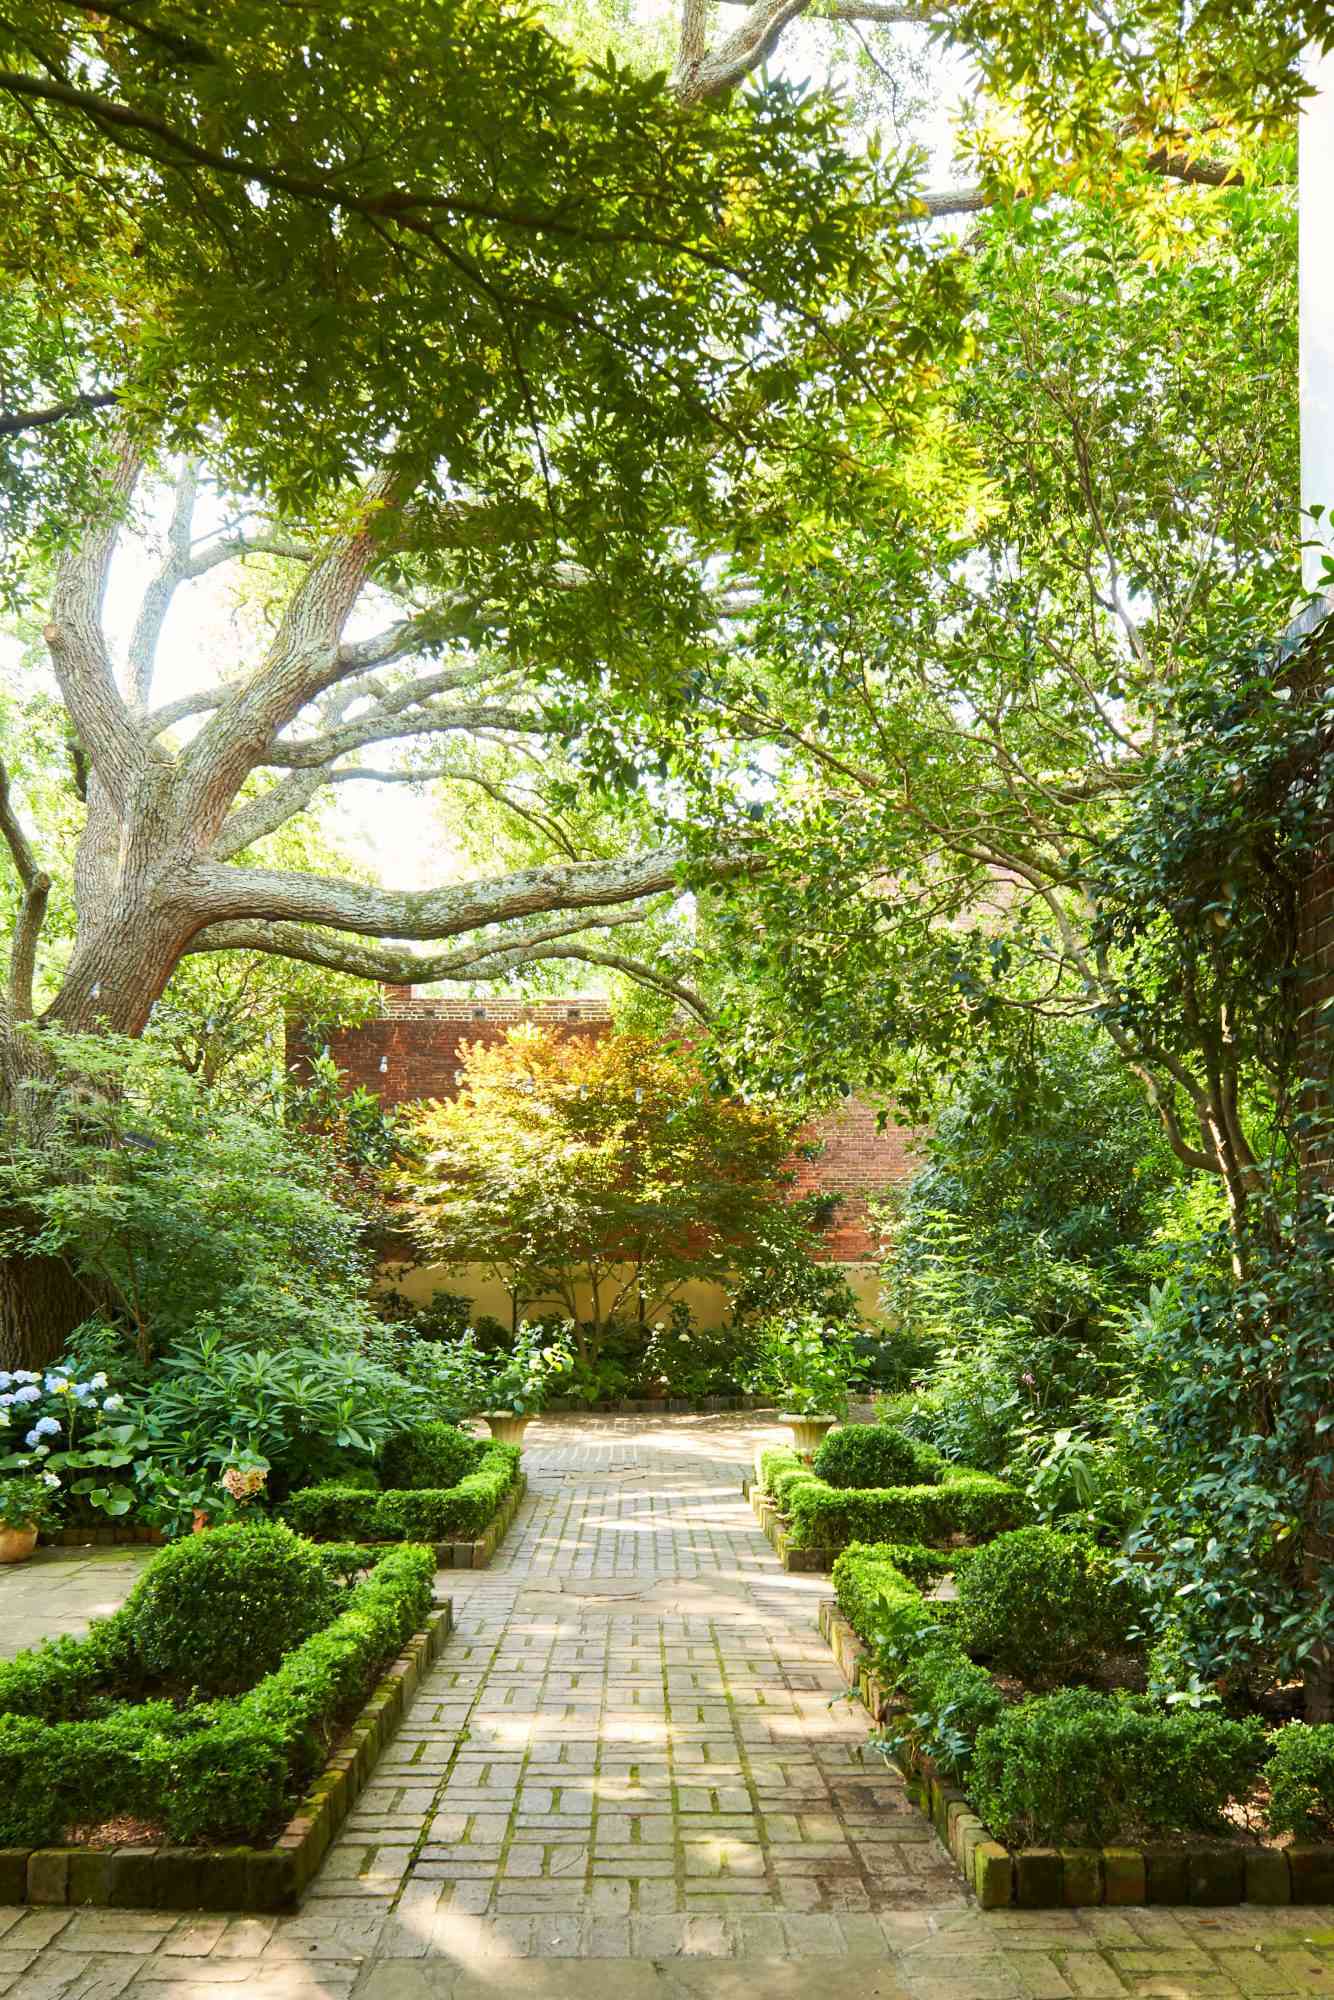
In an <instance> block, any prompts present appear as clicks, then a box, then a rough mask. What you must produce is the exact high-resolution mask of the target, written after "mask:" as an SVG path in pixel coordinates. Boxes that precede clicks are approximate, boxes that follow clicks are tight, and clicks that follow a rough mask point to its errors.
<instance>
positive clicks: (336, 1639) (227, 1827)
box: [0, 1530, 435, 1847]
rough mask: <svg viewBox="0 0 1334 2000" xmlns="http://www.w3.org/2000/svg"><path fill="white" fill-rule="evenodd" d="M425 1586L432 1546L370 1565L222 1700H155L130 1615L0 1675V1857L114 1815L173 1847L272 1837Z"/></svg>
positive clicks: (415, 1613)
mask: <svg viewBox="0 0 1334 2000" xmlns="http://www.w3.org/2000/svg"><path fill="white" fill-rule="evenodd" d="M212 1532H213V1533H217V1532H219V1531H218V1530H213V1531H212ZM164 1553H167V1554H169V1553H170V1551H165V1552H164ZM157 1560H161V1558H158V1559H157ZM151 1572H152V1565H151V1564H150V1566H149V1570H148V1571H147V1572H145V1574H146V1576H147V1575H151ZM434 1575H435V1556H434V1553H433V1552H432V1551H431V1550H430V1549H427V1548H415V1547H406V1548H397V1549H391V1550H388V1551H385V1552H376V1559H375V1567H374V1568H373V1569H372V1570H371V1572H370V1574H369V1575H368V1576H367V1577H366V1578H365V1580H364V1581H363V1582H361V1583H359V1584H357V1585H356V1586H355V1587H354V1588H353V1589H352V1590H351V1591H350V1593H349V1594H348V1596H347V1597H346V1599H345V1601H344V1608H343V1609H342V1610H341V1611H339V1613H338V1615H337V1616H335V1617H334V1618H333V1619H332V1620H331V1622H330V1623H328V1624H327V1625H325V1626H324V1627H323V1628H322V1629H321V1630H319V1631H318V1632H315V1633H313V1634H312V1636H311V1637H310V1638H308V1639H307V1640H305V1642H304V1643H303V1644H302V1645H300V1646H297V1647H296V1648H295V1649H294V1650H293V1651H292V1652H290V1653H288V1654H287V1655H286V1657H285V1658H284V1659H283V1661H282V1663H281V1665H280V1666H278V1667H277V1668H276V1670H275V1671H274V1672H272V1673H270V1674H268V1675H266V1676H265V1678H264V1679H263V1680H261V1681H259V1682H258V1683H257V1685H256V1686H254V1687H253V1688H251V1689H250V1690H249V1691H248V1692H247V1693H245V1694H242V1695H239V1696H237V1697H235V1698H234V1699H232V1700H219V1701H209V1702H200V1703H192V1704H187V1705H185V1706H177V1705H176V1704H175V1703H174V1702H172V1701H168V1700H164V1699H161V1698H157V1697H156V1695H155V1691H154V1687H153V1683H152V1681H151V1679H150V1677H149V1675H148V1672H147V1669H146V1667H145V1664H144V1662H143V1660H142V1658H141V1657H140V1654H139V1651H138V1647H137V1643H136V1631H135V1623H134V1613H133V1609H132V1605H131V1604H129V1603H127V1604H125V1605H123V1606H122V1607H121V1609H120V1610H119V1611H118V1612H116V1613H114V1615H113V1616H112V1617H110V1618H107V1619H104V1620H102V1621H100V1622H99V1623H98V1624H96V1625H94V1627H93V1629H92V1631H91V1632H90V1633H89V1635H88V1637H87V1638H86V1639H62V1640H58V1641H56V1642H55V1643H54V1644H52V1645H47V1646H43V1647H42V1648H40V1649H39V1650H38V1651H36V1652H31V1653H25V1654H20V1656H19V1657H18V1659H16V1660H11V1661H7V1662H5V1663H3V1664H2V1665H0V1846H3V1847H42V1846H50V1845H53V1844H57V1843H60V1842H61V1841H63V1840H64V1838H65V1836H66V1832H67V1830H68V1829H69V1828H71V1827H93V1826H98V1825H100V1824H102V1823H103V1822H104V1821H106V1820H109V1819H113V1818H126V1817H128V1818H132V1819H141V1820H147V1821H148V1822H149V1823H150V1824H154V1825H160V1826H162V1827H163V1828H164V1830H165V1832H166V1834H167V1837H168V1839H169V1840H173V1841H193V1840H200V1839H207V1840H211V1841H215V1842H216V1841H220V1840H225V1841H234V1840H244V1839H252V1838H254V1837H256V1836H259V1835H262V1834H264V1833H265V1832H267V1831H269V1830H270V1829H272V1828H274V1827H275V1826H277V1825H278V1824H279V1823H280V1822H281V1818H282V1815H283V1813H284V1811H285V1809H286V1808H287V1807H288V1805H289V1804H290V1802H291V1800H292V1799H293V1797H294V1796H295V1795H297V1794H298V1793H299V1791H300V1788H301V1786H302V1785H303V1784H304V1783H305V1782H306V1781H307V1780H308V1779H309V1778H310V1777H311V1776H312V1775H313V1773H314V1772H315V1771H316V1770H317V1769H318V1768H319V1765H320V1763H321V1762H322V1760H323V1757H324V1755H325V1753H326V1750H327V1746H328V1743H329V1740H330V1737H331V1734H332V1732H333V1729H334V1727H335V1725H336V1724H337V1722H338V1720H339V1718H340V1717H341V1716H342V1715H344V1714H345V1713H347V1712H348V1711H349V1710H350V1709H351V1707H352V1706H353V1705H354V1704H355V1703H356V1702H357V1701H358V1700H359V1699H361V1698H362V1697H363V1696H364V1695H365V1694H366V1692H367V1691H368V1690H369V1688H370V1687H371V1686H372V1684H373V1683H374V1680H375V1678H376V1676H377V1675H378V1674H379V1672H380V1671H381V1670H382V1668H383V1667H384V1666H385V1664H386V1663H387V1662H388V1661H389V1660H391V1659H392V1658H393V1657H394V1655H395V1654H396V1653H398V1652H399V1651H401V1649H402V1647H403V1646H404V1644H405V1643H406V1642H407V1640H408V1639H409V1638H410V1637H411V1635H412V1633H413V1632H415V1631H417V1630H418V1629H419V1628H420V1627H421V1626H422V1625H423V1624H424V1623H425V1620H426V1616H427V1613H428V1612H429V1610H430V1607H431V1590H432V1582H433V1579H434ZM136 1697H139V1698H137V1699H136Z"/></svg>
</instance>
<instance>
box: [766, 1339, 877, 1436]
mask: <svg viewBox="0 0 1334 2000" xmlns="http://www.w3.org/2000/svg"><path fill="white" fill-rule="evenodd" d="M852 1367H853V1354H852V1338H851V1335H850V1334H849V1332H848V1331H847V1329H846V1328H845V1327H842V1326H837V1325H833V1326H830V1325H826V1324H825V1322H824V1321H823V1320H822V1319H821V1318H820V1317H819V1315H818V1314H817V1313H811V1312H804V1313H798V1312H792V1313H779V1314H775V1316H774V1317H773V1318H772V1319H770V1320H768V1321H766V1323H765V1325H764V1327H763V1328H762V1329H761V1333H760V1341H759V1357H758V1368H757V1375H756V1380H757V1385H758V1386H759V1388H760V1389H761V1390H762V1391H764V1392H765V1393H767V1394H770V1395H774V1394H776V1395H777V1397H778V1399H779V1408H780V1411H781V1413H782V1419H783V1422H784V1423H785V1424H790V1425H791V1427H792V1435H793V1438H794V1439H795V1441H796V1447H797V1450H798V1451H799V1452H801V1453H802V1454H803V1456H805V1457H807V1458H809V1457H812V1456H813V1455H814V1454H815V1452H817V1451H818V1450H819V1448H820V1445H821V1444H822V1442H823V1440H824V1436H825V1433H826V1432H827V1431H829V1430H831V1429H832V1428H833V1426H834V1425H835V1424H837V1423H841V1422H842V1421H843V1419H844V1418H845V1417H846V1416H847V1414H848V1380H849V1377H850V1375H851V1373H852Z"/></svg>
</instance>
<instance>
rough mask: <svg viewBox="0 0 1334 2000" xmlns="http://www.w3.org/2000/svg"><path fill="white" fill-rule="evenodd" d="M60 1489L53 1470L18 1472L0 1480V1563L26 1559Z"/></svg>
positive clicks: (34, 1545)
mask: <svg viewBox="0 0 1334 2000" xmlns="http://www.w3.org/2000/svg"><path fill="white" fill-rule="evenodd" d="M59 1491H60V1481H59V1480H58V1479H57V1478H56V1475H55V1473H54V1472H19V1473H15V1474H14V1475H13V1476H12V1477H10V1478H8V1479H0V1563H17V1562H26V1561H27V1560H28V1557H29V1556H30V1555H31V1554H32V1552H33V1550H34V1549H35V1548H36V1546H37V1530H38V1529H39V1528H40V1527H41V1525H42V1522H43V1521H44V1520H45V1519H46V1517H47V1515H48V1514H49V1513H50V1512H51V1509H52V1507H53V1506H54V1504H55V1498H56V1495H57V1494H58V1493H59Z"/></svg>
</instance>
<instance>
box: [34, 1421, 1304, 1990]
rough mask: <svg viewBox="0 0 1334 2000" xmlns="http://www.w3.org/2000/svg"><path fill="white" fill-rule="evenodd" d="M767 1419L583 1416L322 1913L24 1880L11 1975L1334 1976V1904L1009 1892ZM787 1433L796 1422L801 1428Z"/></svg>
mask: <svg viewBox="0 0 1334 2000" xmlns="http://www.w3.org/2000/svg"><path fill="white" fill-rule="evenodd" d="M763 1430H764V1426H763V1424H762V1423H760V1422H757V1421H756V1420H754V1419H750V1418H746V1419H742V1418H736V1417H733V1418H712V1419H691V1418H665V1419H663V1420H662V1421H661V1422H660V1423H654V1422H652V1421H651V1420H647V1419H620V1420H615V1419H607V1420H591V1419H585V1420H580V1419H559V1420H555V1421H553V1422H552V1423H550V1424H547V1425H544V1426H542V1427H541V1428H540V1429H538V1430H534V1431H532V1432H530V1434H529V1437H530V1449H529V1452H528V1455H527V1462H528V1468H529V1476H530V1483H531V1490H530V1496H529V1498H528V1500H527V1502H526V1503H525V1506H524V1509H523V1511H522V1513H521V1515H520V1518H519V1520H518V1522H517V1523H516V1525H515V1528H514V1529H513V1530H512V1531H511V1535H510V1539H509V1541H508V1543H507V1544H506V1546H505V1548H504V1549H503V1551H502V1552H501V1556H500V1559H499V1560H498V1562H497V1563H496V1564H495V1565H494V1566H493V1567H492V1568H491V1569H490V1570H488V1571H483V1572H479V1573H478V1574H477V1575H476V1576H472V1575H470V1574H468V1573H467V1572H462V1573H459V1574H451V1575H450V1577H449V1578H448V1587H449V1589H450V1590H451V1591H452V1593H453V1595H454V1598H455V1609H456V1614H457V1620H458V1629H457V1631H456V1633H455V1636H454V1637H453V1639H452V1640H451V1641H450V1644H449V1646H448V1648H447V1649H446V1652H445V1653H444V1655H443V1656H442V1658H441V1660H440V1662H439V1664H438V1665H437V1667H436V1668H435V1670H434V1672H433V1673H432V1675H431V1677H430V1679H429V1680H428V1681H427V1682H426V1684H425V1686H424V1688H423V1690H422V1692H421V1694H419V1696H418V1699H417V1702H416V1705H415V1707H414V1708H413V1710H412V1713H411V1715H410V1716H409V1718H408V1721H407V1723H406V1724H405V1726H404V1728H403V1729H402V1731H401V1732H400V1734H399V1736H398V1737H397V1738H396V1740H395V1742H394V1743H393V1745H392V1746H391V1747H390V1750H389V1752H388V1754H387V1755H386V1757H385V1758H384V1759H383V1760H382V1761H381V1764H380V1766H379V1768H378V1770H377V1772H376V1775H375V1779H374V1782H373V1784H372V1785H371V1786H370V1787H369V1788H368V1790H367V1791H366V1792H365V1793H363V1795H362V1798H361V1800H360V1801H359V1803H358V1806H357V1808H356V1810H355V1812H354V1814H353V1817H352V1818H351V1820H350V1821H349V1823H348V1825H347V1827H346V1828H345V1830H344V1833H343V1835H342V1837H341V1839H340V1840H339V1842H338V1844H337V1845H336V1846H335V1848H334V1849H333V1851H332V1853H331V1854H330V1856H329V1859H328V1861H327V1863H326V1865H325V1867H324V1869H323V1871H322V1873H321V1875H320V1878H319V1880H318V1881H317V1882H316V1884H315V1885H314V1889H313V1891H312V1893H311V1895H310V1897H309V1898H308V1900H307V1902H306V1905H305V1907H304V1909H303V1910H302V1912H301V1914H300V1915H299V1916H296V1917H291V1918H283V1919H267V1918H266V1919H259V1920H256V1919H253V1918H224V1917H219V1918H213V1917H195V1918H180V1917H170V1916H167V1915H162V1916H160V1917H159V1916H155V1915H153V1914H152V1913H151V1912H145V1913H137V1912H119V1911H108V1912H86V1913H83V1914H74V1915H70V1914H67V1913H65V1912H63V1911H61V1912H50V1913H47V1912H43V1911H40V1910H30V1911H26V1912H24V1911H19V1910H13V1911H3V1912H0V1994H3V1993H11V1994H13V1995H15V1996H16V2000H56V1996H61V2000H115V1996H116V1995H118V1994H121V1993H124V1994H126V1995H127V2000H242V1996H245V2000H249V1997H250V1996H254V2000H289V1996H291V2000H297V1997H298V1996H299V2000H323V1996H327V2000H335V1996H337V2000H341V1996H345V1995H349V1996H355V2000H446V1996H448V2000H496V1996H498V1995H500V1994H502V1993H508V1992H510V1991H513V1992H516V1993H523V1994H528V1993H532V1994H535V1995H537V1996H540V2000H649V1996H650V1995H652V1996H654V2000H686V1996H687V1995H698V1996H701V2000H702V1996H705V1995H708V1996H710V2000H742V1996H746V2000H750V1996H755V2000H761V1996H764V2000H767V1997H768V1996H770V1995H773V1996H778V2000H798V1996H801V2000H808V1996H812V1995H823V1994H824V1993H825V1992H826V1991H827V1992H828V1994H829V1996H830V2000H872V1996H874V2000H1012V1996H1013V2000H1024V1996H1027V2000H1057V1997H1058V1996H1060V1997H1061V2000H1065V1996H1070V1995H1074V1996H1088V2000H1098V1996H1102V1995H1117V1994H1135V1995H1144V1996H1159V2000H1206V1996H1213V1995H1243V1996H1251V1995H1256V1996H1259V1995H1271V1996H1292V2000H1298V1996H1305V1995H1311V1994H1320V1993H1323V1994H1328V1995H1330V1996H1331V2000H1334V1912H1330V1911H1312V1910H1307V1911H1299V1912H1278V1913H1273V1912H1262V1911H1250V1910H1241V1911H1237V1912H1231V1911H1219V1912H1216V1913H1213V1912H1199V1913H1194V1912H1182V1913H1180V1914H1177V1913H1174V1912H1170V1911H1144V1912H1135V1911H1131V1912H1126V1913H1124V1914H1120V1913H1115V1914H1114V1913H1111V1912H1108V1913H1105V1914H1104V1913H1102V1912H1096V1911H1094V1912H1090V1913H1089V1914H1087V1915H1082V1914H1079V1913H1070V1914H1061V1913H1057V1914H1054V1915H1050V1916H1048V1915H1040V1914H1035V1915H1032V1916H1029V1915H1024V1914H1018V1913H1013V1914H1008V1915H1000V1916H994V1915H993V1916H983V1915H981V1913H979V1912H978V1911H977V1910H976V1909H975V1908H974V1907H972V1906H971V1904H970V1903H969V1901H968V1899H967V1898H966V1897H965V1896H964V1894H963V1892H962V1890H961V1888H960V1885H959V1882H958V1878H957V1876H956V1875H955V1874H954V1871H953V1869H952V1867H951V1866H950V1864H949V1863H948V1861H947V1860H946V1858H945V1856H944V1854H943V1852H942V1851H941V1850H940V1848H939V1847H938V1846H937V1844H936V1842H935V1840H934V1837H933V1836H932V1835H930V1834H929V1832H928V1830H927V1828H926V1826H925V1824H924V1823H923V1822H922V1821H921V1820H920V1819H918V1817H917V1816H916V1815H915V1814H914V1813H913V1811H912V1810H911V1808H909V1807H908V1805H907V1802H906V1800H905V1798H904V1794H903V1788H902V1784H901V1782H900V1781H899V1779H898V1778H897V1775H896V1774H894V1773H892V1772H889V1771H887V1770H886V1769H885V1767H884V1765H883V1764H882V1763H881V1762H880V1761H879V1760H878V1759H875V1758H873V1757H871V1756H870V1755H869V1754H867V1753H865V1752H864V1750H863V1743H864V1738H865V1718H864V1717H863V1715H862V1713H861V1711H860V1710H859V1709H856V1708H854V1707H852V1706H850V1705H849V1704H848V1703H847V1702H845V1701H843V1700H841V1699H839V1696H840V1693H841V1683H840V1682H839V1680H838V1677H837V1675H836V1673H835V1672H834V1670H833V1666H832V1662H831V1660H830V1658H829V1654H828V1651H827V1649H826V1648H825V1647H824V1646H823V1644H822V1642H821V1641H820V1639H819V1636H818V1634H817V1633H816V1631H815V1628H814V1617H815V1606H816V1603H817V1602H818V1599H819V1596H820V1595H821V1594H822V1592H823V1591H824V1590H825V1589H826V1588H827V1584H826V1582H825V1580H824V1579H821V1578H818V1577H799V1576H787V1575H785V1574H784V1573H783V1571H782V1570H780V1569H779V1568H778V1566H777V1564H776V1562H775V1561H774V1559H773V1557H772V1555H771V1553H770V1551H769V1548H768V1545H767V1544H766V1543H765V1541H764V1540H763V1538H762V1537H761V1536H760V1534H759V1533H758V1531H757V1529H756V1528H755V1526H754V1524H753V1521H752V1518H751V1516H750V1513H749V1510H748V1509H747V1508H746V1507H745V1506H744V1504H743V1503H742V1501H741V1498H740V1492H739V1486H740V1472H741V1468H742V1466H743V1465H744V1463H745V1461H746V1460H747V1459H748V1457H749V1456H750V1453H751V1452H752V1451H753V1448H754V1444H755V1442H756V1440H757V1438H758V1437H759V1436H760V1435H762V1434H763ZM774 1434H775V1435H778V1433H776V1432H775V1433H774Z"/></svg>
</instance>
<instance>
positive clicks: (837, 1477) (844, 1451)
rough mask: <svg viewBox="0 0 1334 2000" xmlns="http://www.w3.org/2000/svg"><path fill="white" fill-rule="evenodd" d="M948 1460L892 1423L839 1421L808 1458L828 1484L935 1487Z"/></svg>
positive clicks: (840, 1485)
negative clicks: (814, 1452) (812, 1455)
mask: <svg viewBox="0 0 1334 2000" xmlns="http://www.w3.org/2000/svg"><path fill="white" fill-rule="evenodd" d="M948 1467H949V1461H948V1460H947V1459H945V1458H942V1456H941V1454H940V1453H939V1452H938V1451H934V1450H933V1449H932V1447H931V1446H930V1445H929V1444H920V1443H919V1442H918V1440H917V1439H916V1438H911V1437H909V1436H908V1433H907V1432H906V1431H901V1430H896V1429H895V1427H894V1426H893V1425H892V1424H840V1425H839V1426H838V1428H837V1430H832V1431H830V1433H829V1435H828V1436H827V1437H826V1439H825V1441H824V1443H823V1444H822V1445H821V1446H820V1449H819V1450H818V1451H817V1452H816V1454H815V1457H814V1459H813V1460H812V1461H811V1470H812V1471H813V1472H816V1473H818V1474H819V1476H820V1478H821V1479H823V1480H825V1481H827V1483H828V1484H829V1485H830V1486H838V1487H843V1488H847V1487H856V1488H859V1489H860V1490H861V1491H863V1492H864V1491H865V1490H866V1489H867V1488H868V1487H882V1486H936V1485H938V1484H939V1483H940V1480H941V1479H942V1477H943V1476H944V1474H945V1473H946V1471H947V1470H948Z"/></svg>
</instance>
